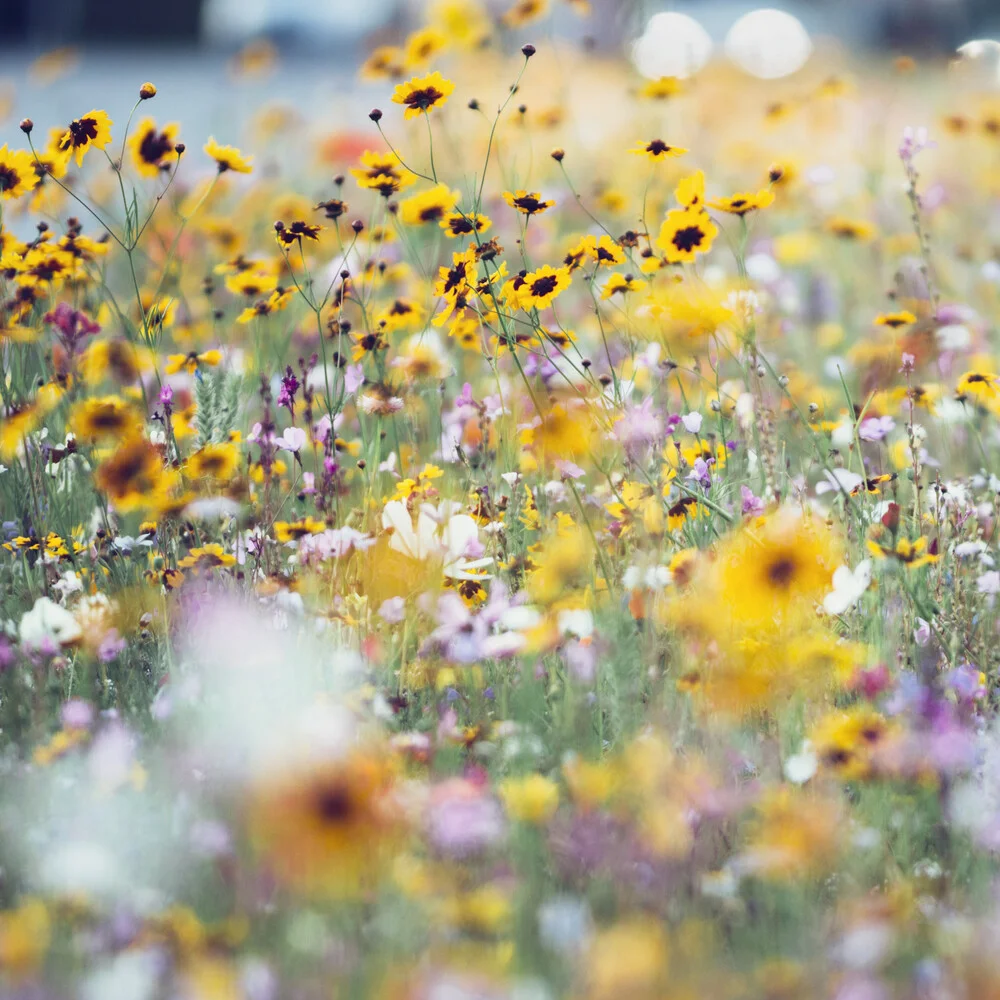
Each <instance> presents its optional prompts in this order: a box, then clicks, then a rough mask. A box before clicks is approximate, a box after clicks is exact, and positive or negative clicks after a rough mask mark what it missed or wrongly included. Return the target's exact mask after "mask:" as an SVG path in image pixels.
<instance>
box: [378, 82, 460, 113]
mask: <svg viewBox="0 0 1000 1000" xmlns="http://www.w3.org/2000/svg"><path fill="white" fill-rule="evenodd" d="M454 90H455V84H453V83H452V82H451V80H446V79H445V78H444V77H443V76H442V75H441V74H440V73H438V72H436V71H435V72H434V73H431V74H429V75H428V76H415V77H414V78H413V79H412V80H408V81H407V82H406V83H400V84H397V86H396V89H395V90H394V91H393V93H392V100H393V103H394V104H402V105H403V106H404V107H405V108H406V111H404V112H403V117H404V118H416V117H417V116H418V115H421V114H426V113H427V112H429V111H432V110H433V109H434V108H439V107H441V106H442V105H443V104H444V103H445V102H446V101H447V100H448V96H449V95H450V94H451V93H452V92H453V91H454Z"/></svg>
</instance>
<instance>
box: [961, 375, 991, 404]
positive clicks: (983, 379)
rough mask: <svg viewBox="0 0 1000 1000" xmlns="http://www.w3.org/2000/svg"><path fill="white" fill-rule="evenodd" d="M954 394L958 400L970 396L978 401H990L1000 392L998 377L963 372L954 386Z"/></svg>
mask: <svg viewBox="0 0 1000 1000" xmlns="http://www.w3.org/2000/svg"><path fill="white" fill-rule="evenodd" d="M955 392H956V393H957V394H958V396H959V398H960V399H968V398H969V397H970V396H971V397H972V398H973V399H975V400H979V401H984V400H987V401H992V400H994V399H996V397H997V394H998V392H1000V375H995V374H994V373H993V372H975V371H973V372H965V374H964V375H962V376H961V378H959V380H958V384H957V385H956V386H955Z"/></svg>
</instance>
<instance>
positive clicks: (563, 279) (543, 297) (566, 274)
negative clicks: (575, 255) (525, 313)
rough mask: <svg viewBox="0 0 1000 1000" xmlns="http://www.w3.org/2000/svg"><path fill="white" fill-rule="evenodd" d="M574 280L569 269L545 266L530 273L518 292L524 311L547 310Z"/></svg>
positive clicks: (525, 277)
mask: <svg viewBox="0 0 1000 1000" xmlns="http://www.w3.org/2000/svg"><path fill="white" fill-rule="evenodd" d="M572 280H573V278H572V275H571V274H570V271H569V268H568V267H559V268H556V267H550V266H549V265H548V264H543V265H542V266H541V267H540V268H538V270H537V271H529V272H528V273H527V274H526V275H525V276H524V283H523V284H522V285H521V287H520V289H519V290H518V293H517V297H518V302H519V303H520V305H521V308H522V309H532V308H534V309H547V308H548V307H549V306H550V305H552V303H553V301H554V300H555V299H556V297H557V296H559V295H561V294H562V293H563V292H564V291H566V289H567V288H569V286H570V282H571V281H572Z"/></svg>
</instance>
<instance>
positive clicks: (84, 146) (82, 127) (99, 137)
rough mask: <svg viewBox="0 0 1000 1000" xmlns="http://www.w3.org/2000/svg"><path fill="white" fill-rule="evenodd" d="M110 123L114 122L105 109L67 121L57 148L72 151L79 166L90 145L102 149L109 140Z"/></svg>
mask: <svg viewBox="0 0 1000 1000" xmlns="http://www.w3.org/2000/svg"><path fill="white" fill-rule="evenodd" d="M112 125H114V122H113V121H112V120H111V119H110V118H109V117H108V113H107V112H106V111H91V112H89V113H88V114H86V115H84V116H83V117H82V118H77V119H76V120H75V121H71V122H70V123H69V126H68V127H67V129H66V131H65V132H63V134H62V137H61V138H60V140H59V149H60V150H62V151H63V152H72V153H73V155H74V156H75V157H76V165H77V166H78V167H79V166H81V165H82V164H83V158H84V156H85V155H86V153H87V150H88V149H90V147H91V146H94V147H95V148H96V149H104V147H105V146H107V144H108V143H109V142H111V126H112Z"/></svg>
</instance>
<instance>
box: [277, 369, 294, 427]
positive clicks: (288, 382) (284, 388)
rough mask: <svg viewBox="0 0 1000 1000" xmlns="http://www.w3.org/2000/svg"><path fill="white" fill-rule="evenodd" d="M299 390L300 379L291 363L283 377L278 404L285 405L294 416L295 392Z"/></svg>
mask: <svg viewBox="0 0 1000 1000" xmlns="http://www.w3.org/2000/svg"><path fill="white" fill-rule="evenodd" d="M298 391H299V380H298V379H297V378H296V377H295V372H293V371H292V367H291V365H289V366H288V367H287V368H286V369H285V374H284V375H283V376H282V377H281V389H280V390H279V391H278V406H284V407H285V408H286V409H287V410H288V412H289V413H291V414H292V416H293V417H294V416H295V394H296V393H297V392H298Z"/></svg>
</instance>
